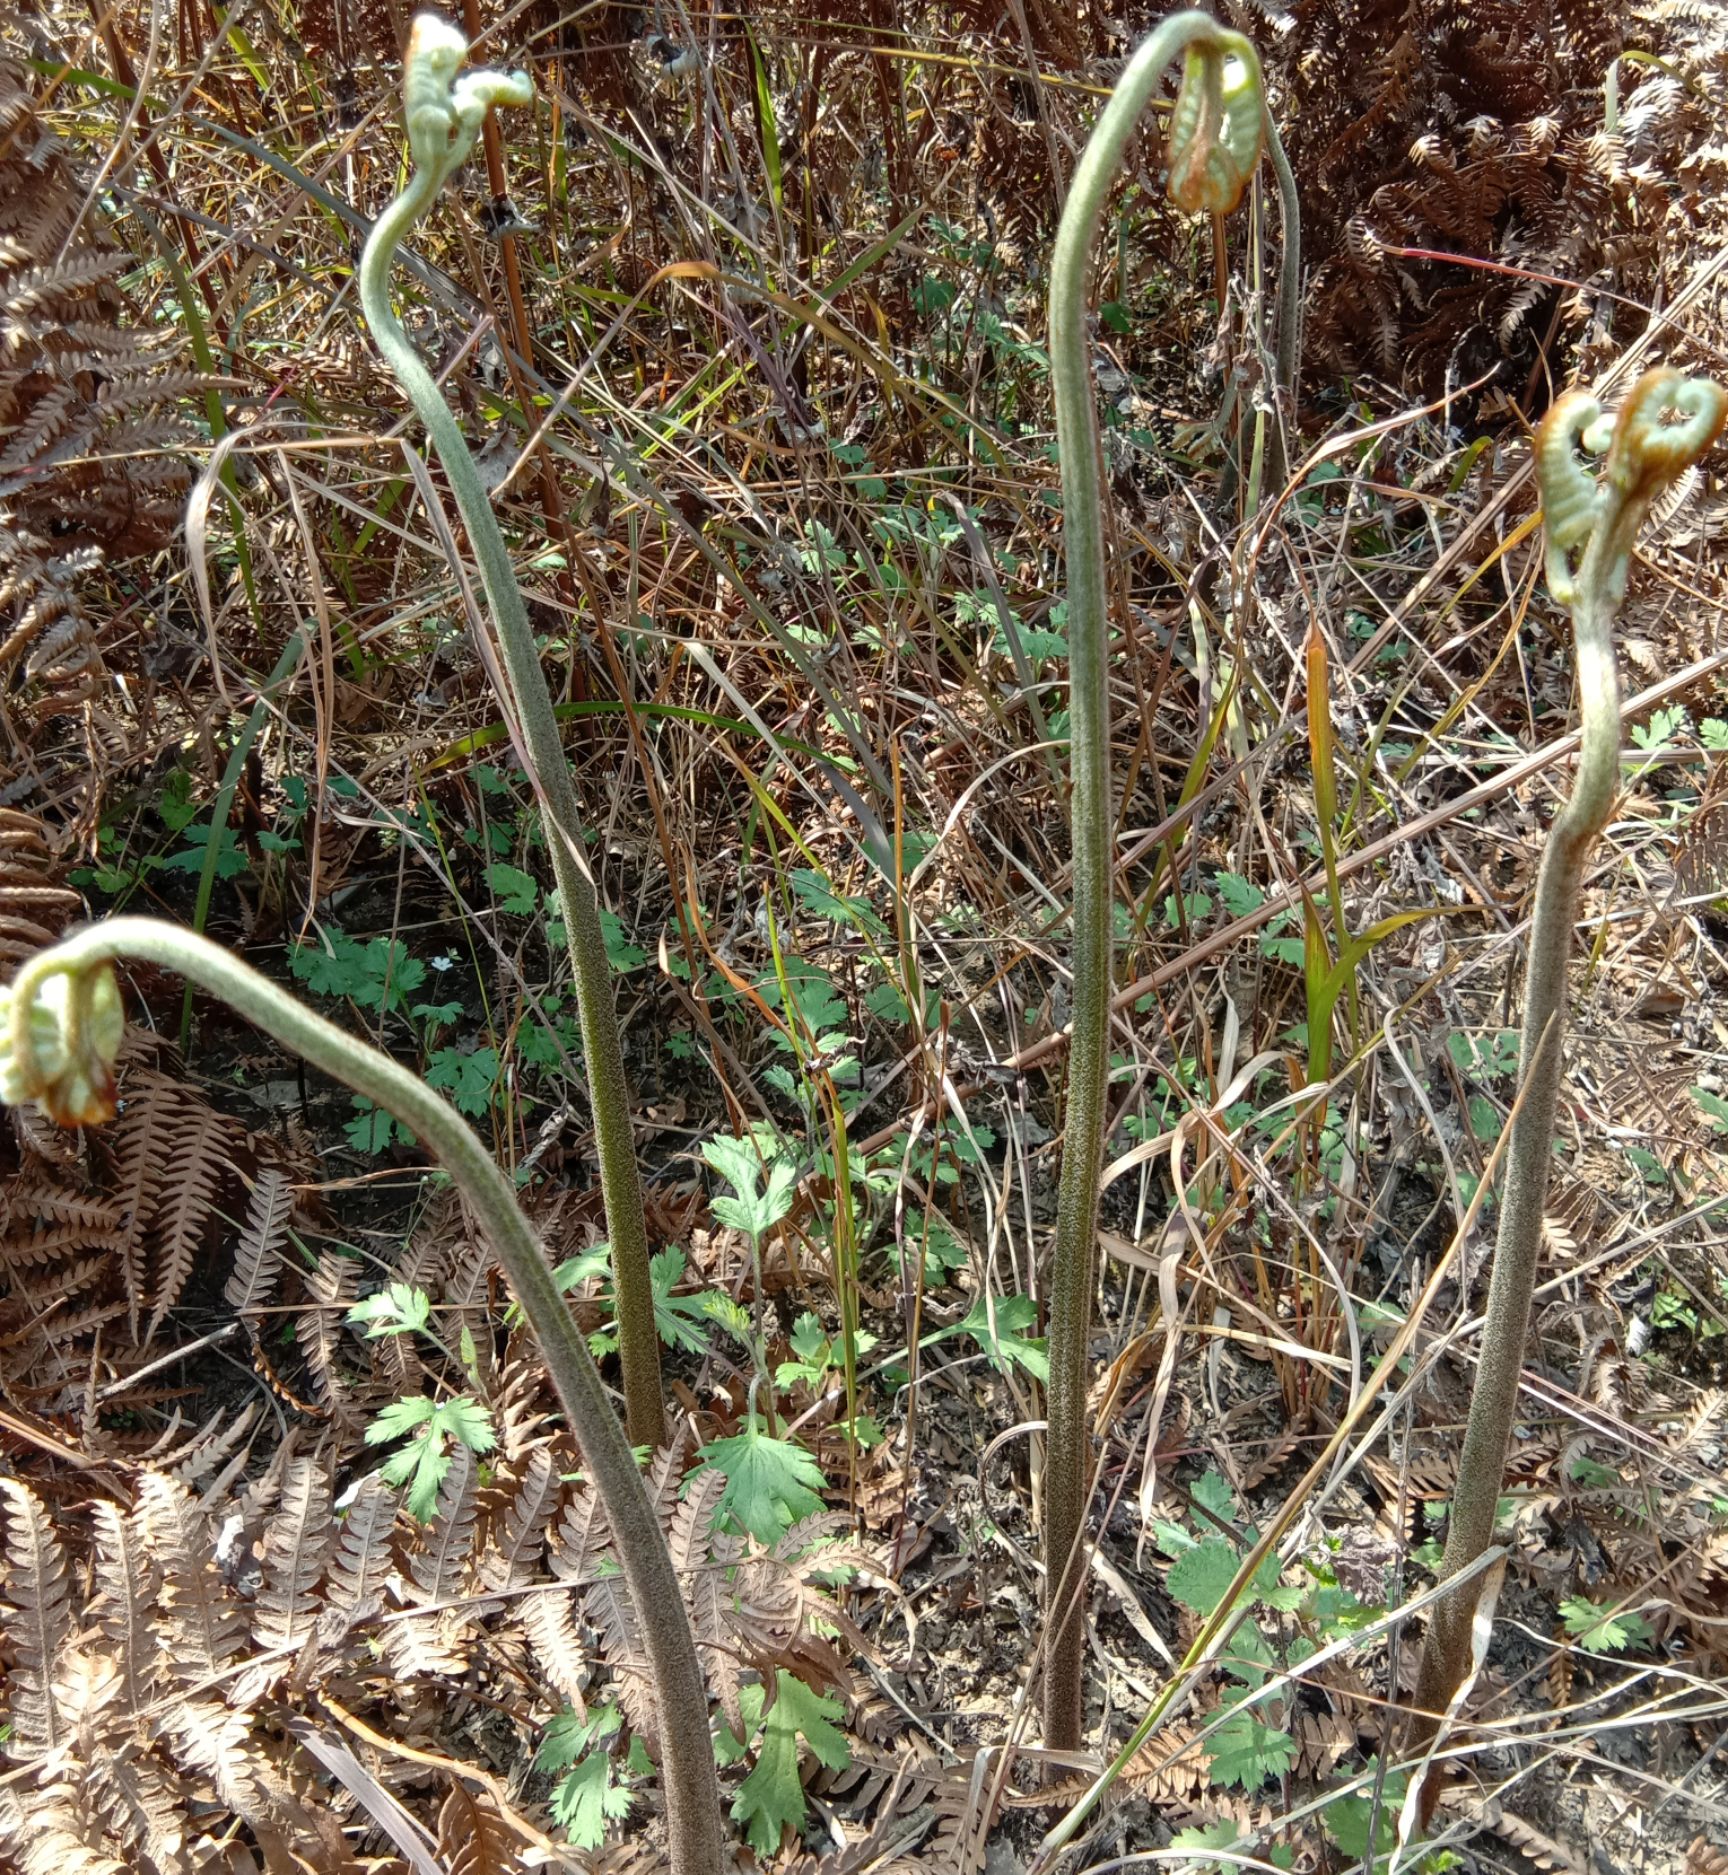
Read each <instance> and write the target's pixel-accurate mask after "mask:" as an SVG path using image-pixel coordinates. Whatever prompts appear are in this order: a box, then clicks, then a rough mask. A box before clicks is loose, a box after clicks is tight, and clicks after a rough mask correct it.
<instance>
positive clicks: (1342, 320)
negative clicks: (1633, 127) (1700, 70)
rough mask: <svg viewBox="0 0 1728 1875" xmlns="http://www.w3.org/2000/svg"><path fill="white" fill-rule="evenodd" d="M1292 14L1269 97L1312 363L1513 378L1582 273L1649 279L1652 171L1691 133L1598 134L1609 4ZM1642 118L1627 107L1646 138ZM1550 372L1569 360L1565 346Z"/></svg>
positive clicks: (1350, 5)
mask: <svg viewBox="0 0 1728 1875" xmlns="http://www.w3.org/2000/svg"><path fill="white" fill-rule="evenodd" d="M1293 11H1294V14H1295V19H1296V27H1297V30H1296V31H1295V32H1294V33H1293V34H1292V35H1291V36H1290V40H1289V50H1288V52H1287V54H1286V56H1285V58H1284V60H1283V65H1284V71H1283V78H1284V83H1285V96H1284V99H1283V100H1282V103H1281V105H1280V106H1279V107H1278V108H1279V114H1280V122H1281V123H1282V124H1283V125H1284V126H1285V130H1286V139H1287V142H1288V144H1289V146H1290V153H1291V161H1292V164H1293V166H1294V168H1295V171H1296V175H1297V179H1298V183H1299V185H1300V188H1301V192H1302V208H1303V233H1304V241H1305V245H1306V254H1307V264H1308V267H1309V269H1310V271H1311V274H1312V279H1311V283H1310V290H1309V292H1308V294H1307V297H1306V304H1307V307H1308V316H1307V326H1306V335H1305V338H1306V344H1307V346H1308V348H1309V350H1310V352H1311V353H1312V354H1313V355H1314V356H1316V357H1317V358H1318V359H1319V360H1321V361H1322V362H1324V363H1326V364H1329V365H1332V366H1335V367H1339V368H1343V369H1354V368H1360V367H1362V366H1365V365H1374V366H1378V367H1379V368H1380V369H1381V370H1383V371H1385V372H1387V373H1388V374H1390V375H1392V376H1394V377H1396V378H1397V379H1399V380H1400V381H1402V382H1405V383H1407V384H1409V385H1410V387H1411V388H1413V389H1414V388H1418V387H1421V388H1425V389H1433V388H1436V387H1438V386H1439V385H1440V384H1441V383H1442V382H1443V381H1445V380H1446V378H1447V374H1448V373H1450V374H1451V379H1452V381H1453V382H1456V381H1457V380H1458V379H1460V378H1466V377H1471V376H1474V375H1476V374H1477V373H1478V372H1480V371H1482V370H1484V369H1488V368H1491V367H1492V366H1494V365H1495V364H1496V363H1498V362H1500V361H1501V360H1503V359H1510V360H1511V361H1512V362H1513V364H1514V365H1515V367H1517V369H1518V371H1519V372H1520V373H1525V374H1527V373H1528V371H1529V369H1530V367H1531V366H1532V365H1533V364H1535V363H1536V362H1538V361H1539V360H1540V359H1541V358H1542V357H1543V356H1544V355H1545V354H1548V353H1550V352H1551V351H1552V349H1553V347H1554V346H1555V345H1556V344H1557V343H1558V341H1559V339H1560V338H1562V337H1563V336H1565V335H1566V334H1567V333H1568V332H1570V331H1574V330H1576V327H1577V324H1578V321H1579V319H1580V318H1581V317H1583V316H1585V315H1587V314H1588V313H1589V311H1590V310H1591V309H1592V308H1593V307H1594V306H1596V304H1597V303H1598V298H1597V295H1596V293H1595V291H1594V289H1595V288H1596V287H1598V286H1606V287H1611V288H1613V289H1614V290H1615V291H1617V292H1619V293H1622V294H1634V295H1636V294H1638V293H1639V292H1640V291H1641V290H1643V289H1644V288H1645V287H1647V286H1648V285H1650V284H1652V283H1653V281H1654V277H1655V275H1654V269H1655V266H1656V264H1657V259H1658V251H1659V243H1658V242H1657V240H1656V239H1655V230H1656V227H1657V225H1658V222H1659V220H1660V216H1661V214H1662V213H1663V211H1664V210H1665V209H1666V208H1667V206H1668V199H1669V196H1670V194H1671V190H1670V189H1669V188H1668V187H1667V185H1666V184H1665V183H1664V182H1662V180H1661V174H1662V170H1663V169H1664V168H1669V169H1671V167H1672V160H1673V159H1677V158H1678V156H1679V154H1680V152H1681V150H1682V149H1683V148H1684V147H1685V144H1686V135H1681V137H1680V140H1679V141H1675V142H1668V143H1667V144H1666V147H1665V150H1664V157H1663V162H1662V163H1661V164H1660V165H1656V166H1653V165H1651V164H1650V163H1649V162H1648V161H1643V162H1640V161H1634V160H1631V148H1630V146H1629V145H1628V144H1627V143H1626V142H1625V140H1624V139H1623V138H1620V137H1617V136H1609V135H1607V134H1605V133H1604V126H1603V93H1602V83H1603V80H1604V78H1605V76H1606V73H1607V70H1608V65H1609V62H1610V60H1611V59H1613V58H1614V57H1615V56H1616V55H1617V54H1618V53H1619V51H1620V48H1621V45H1622V43H1623V37H1624V33H1625V24H1626V22H1625V18H1624V14H1623V10H1622V9H1620V8H1619V7H1617V6H1615V5H1613V4H1612V3H1611V0H1567V4H1566V5H1564V6H1562V7H1559V8H1554V7H1551V6H1550V5H1549V4H1547V0H1297V4H1296V5H1295V7H1294V9H1293ZM1656 36H1657V38H1658V39H1660V38H1661V37H1662V35H1661V34H1660V33H1658V34H1657V35H1656ZM1651 49H1652V50H1657V51H1664V50H1667V49H1668V48H1667V47H1666V46H1664V45H1656V46H1653V47H1652V48H1651ZM1581 75H1583V76H1582V79H1581ZM1642 89H1643V86H1642V84H1641V83H1640V84H1639V85H1638V86H1637V87H1636V92H1641V91H1642ZM1636 92H1635V95H1636ZM1671 121H1672V120H1671ZM1653 123H1654V118H1653V117H1652V116H1650V115H1649V114H1646V116H1645V117H1643V118H1641V119H1640V129H1641V133H1642V134H1644V135H1645V136H1646V137H1648V135H1649V132H1650V130H1651V128H1652V126H1653ZM1674 128H1675V130H1676V131H1677V132H1678V130H1679V126H1678V125H1677V124H1675V126H1674ZM1686 134H1687V135H1689V133H1686ZM1399 250H1404V251H1402V252H1400V251H1399ZM1454 255H1456V256H1459V257H1460V258H1459V259H1458V260H1452V259H1450V258H1449V257H1450V256H1454ZM1468 263H1475V264H1474V265H1471V264H1468ZM1484 263H1486V264H1485V265H1484ZM1521 270H1522V271H1521ZM1556 279H1558V280H1560V281H1566V280H1577V281H1580V282H1582V283H1584V292H1583V293H1582V295H1568V294H1567V293H1566V292H1565V290H1564V288H1563V287H1559V286H1556V285H1555V284H1554V282H1555V280H1556ZM1549 370H1550V373H1551V375H1552V376H1553V378H1555V379H1556V380H1559V379H1561V378H1563V377H1565V376H1566V375H1567V373H1566V371H1565V368H1564V361H1559V360H1555V359H1552V358H1550V359H1549ZM1523 387H1524V383H1523V376H1522V375H1520V376H1518V378H1517V380H1516V383H1515V385H1514V386H1513V388H1514V389H1515V391H1516V392H1520V393H1521V392H1522V390H1523Z"/></svg>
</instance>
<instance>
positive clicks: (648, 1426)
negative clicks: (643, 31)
mask: <svg viewBox="0 0 1728 1875" xmlns="http://www.w3.org/2000/svg"><path fill="white" fill-rule="evenodd" d="M467 51H468V42H467V40H466V39H465V38H463V36H462V34H461V33H460V32H458V31H457V30H456V28H455V27H454V26H451V25H449V24H448V23H447V22H446V21H444V20H441V19H439V18H438V17H437V16H436V15H435V14H431V13H422V14H420V15H419V16H418V18H416V20H415V21H414V29H413V32H412V34H411V35H410V37H409V41H408V56H407V60H406V63H405V65H404V68H403V77H402V106H403V116H404V120H405V123H406V127H407V132H408V148H409V153H410V155H411V156H412V157H413V160H414V172H413V174H412V176H411V177H410V178H409V181H408V186H407V187H406V188H405V189H404V190H403V191H402V193H401V194H400V195H399V196H397V197H396V199H395V200H394V201H393V202H391V203H390V205H389V207H387V208H386V209H385V210H384V212H383V214H381V215H380V216H379V217H378V220H377V222H376V223H375V224H374V226H373V229H372V233H371V235H370V237H369V238H368V239H367V242H366V246H365V249H364V251H363V252H362V254H361V256H360V303H361V305H362V306H363V307H364V309H365V313H366V320H367V323H368V324H369V325H370V327H371V328H372V337H373V341H374V342H375V343H376V345H377V347H378V349H379V351H380V352H382V353H383V354H384V359H385V362H386V363H387V364H388V365H389V367H390V369H391V371H392V372H393V373H394V374H395V377H396V381H397V382H398V383H399V384H400V385H401V386H402V389H403V390H404V391H405V392H406V393H407V396H408V401H409V402H410V403H411V404H413V406H414V409H415V411H416V413H417V414H418V415H419V418H420V420H421V422H422V423H424V424H425V426H426V433H427V435H428V436H429V437H430V438H431V442H432V447H433V449H434V450H436V451H437V455H438V460H439V462H440V463H441V464H442V465H443V469H444V473H445V475H446V476H447V477H448V478H449V482H450V488H451V492H452V493H453V494H454V495H455V497H456V506H457V508H458V509H459V510H460V511H461V515H462V521H463V524H464V526H465V527H466V528H467V530H468V539H469V542H470V544H471V545H472V547H473V549H474V557H475V559H476V561H477V562H478V563H479V567H480V583H481V585H482V586H483V587H484V588H485V591H486V598H487V602H488V604H489V605H490V607H491V611H492V620H493V623H494V625H495V626H496V628H497V632H498V649H499V654H500V658H501V661H502V664H503V668H504V674H505V679H506V682H507V684H508V687H509V692H510V694H509V695H508V696H507V697H505V698H503V699H501V701H502V702H503V703H504V705H505V706H506V709H507V711H508V713H509V714H511V715H513V716H514V717H515V719H516V722H517V724H518V726H519V728H520V732H521V736H522V743H523V752H524V753H525V755H526V756H527V759H528V762H529V765H530V767H531V768H532V770H533V771H534V772H533V780H534V785H535V787H536V789H537V790H538V792H539V796H540V801H541V809H542V818H543V821H544V823H545V828H546V844H547V846H548V847H549V848H550V849H551V853H552V875H553V878H554V879H555V881H556V882H557V886H558V895H559V898H560V900H561V901H562V904H563V909H564V926H565V930H566V932H567V933H568V936H569V943H570V967H571V971H572V973H573V975H574V978H575V985H576V1009H577V1015H578V1017H579V1018H580V1021H581V1025H582V1053H583V1059H584V1061H585V1062H586V1064H587V1068H588V1093H589V1098H590V1100H591V1102H592V1104H593V1111H594V1138H595V1152H596V1156H597V1158H598V1159H599V1162H600V1192H601V1197H602V1199H603V1200H604V1202H605V1206H606V1231H607V1235H608V1237H609V1238H610V1240H611V1244H612V1274H613V1280H614V1283H615V1286H616V1293H617V1299H618V1344H619V1345H618V1352H619V1358H620V1361H621V1362H622V1365H623V1370H624V1407H625V1414H626V1417H627V1419H628V1421H629V1426H630V1436H631V1438H632V1439H634V1440H635V1441H636V1443H637V1444H638V1445H650V1446H657V1445H660V1444H662V1443H663V1442H664V1440H665V1437H666V1419H665V1407H664V1402H663V1397H662V1390H661V1383H660V1342H659V1336H658V1334H657V1332H656V1329H655V1324H654V1295H653V1290H652V1288H651V1286H650V1283H649V1274H648V1231H647V1225H646V1222H645V1220H644V1218H643V1214H642V1185H641V1179H640V1177H639V1175H638V1172H637V1167H636V1146H635V1141H634V1139H633V1137H632V1135H631V1131H630V1089H629V1083H628V1082H627V1080H626V1079H625V1075H624V1050H623V1045H622V1043H621V1042H620V1040H619V1035H618V1014H617V1010H616V1008H615V1006H614V1004H613V999H612V979H611V973H610V970H609V967H608V965H607V962H606V943H605V938H604V935H603V933H602V931H601V928H600V901H599V898H598V897H597V895H596V893H595V890H594V882H593V879H592V877H591V876H590V874H589V871H588V864H587V859H586V857H585V854H584V851H583V843H582V833H581V827H582V816H581V810H580V808H579V806H578V805H577V800H576V788H575V784H574V782H573V781H572V780H571V777H570V769H569V765H568V763H566V761H565V759H564V746H563V742H562V740H561V739H560V737H559V733H558V719H557V716H556V714H555V713H554V711H553V707H552V693H551V691H550V690H549V689H548V688H547V686H546V675H545V672H544V671H543V670H542V669H541V667H540V653H539V650H538V648H537V646H536V645H535V643H534V632H533V628H532V627H531V626H530V624H529V622H528V609H527V607H526V606H525V605H524V604H523V601H522V593H521V589H520V588H519V587H518V586H517V584H516V573H515V569H514V568H513V567H512V566H511V563H510V552H509V549H508V548H507V547H506V546H505V544H504V535H503V532H502V530H501V529H500V528H499V525H498V518H497V516H496V514H494V512H493V510H492V504H491V502H490V501H489V500H488V498H487V494H486V489H485V486H484V484H483V483H482V482H481V480H480V474H479V471H478V470H477V469H476V467H475V466H474V459H473V457H472V456H471V455H470V454H469V452H468V445H467V443H466V441H465V440H464V439H463V435H462V428H461V425H460V424H459V423H458V422H457V421H456V418H455V416H454V415H453V414H452V412H451V410H450V408H449V406H448V405H447V404H446V403H445V402H444V399H443V398H442V396H440V395H439V391H438V386H437V384H436V382H435V381H434V380H433V377H432V374H431V372H430V371H428V370H427V368H426V366H425V364H424V363H423V362H422V360H421V358H420V354H419V353H418V352H417V351H415V349H414V347H413V345H412V344H410V342H409V339H408V335H407V333H406V332H404V331H403V329H402V323H401V321H400V320H399V319H398V318H397V317H396V313H395V310H394V309H393V308H392V306H391V304H390V287H389V282H390V263H391V260H392V258H393V256H394V255H395V252H396V249H397V248H398V247H399V246H400V245H401V243H402V241H403V240H404V239H405V238H406V236H407V235H408V233H409V231H410V230H411V229H412V228H413V226H414V224H415V223H416V222H417V221H418V220H419V219H420V217H421V216H422V215H424V214H425V213H426V211H427V210H428V209H429V208H430V207H431V206H432V204H433V203H434V202H436V201H437V199H438V196H439V193H440V191H441V190H442V189H443V187H444V184H445V183H446V181H448V180H449V178H450V177H451V176H453V175H454V174H455V173H456V171H457V170H458V169H459V168H460V167H461V165H462V163H463V161H464V159H465V158H466V157H467V155H468V152H469V151H470V150H471V149H472V148H473V146H474V140H475V138H476V137H477V136H478V135H479V133H480V127H481V125H482V124H483V123H484V122H485V118H486V113H487V112H488V110H490V109H491V108H492V106H493V105H494V104H527V103H529V102H530V101H531V100H532V98H533V95H534V93H533V86H532V84H531V83H530V81H529V79H528V75H527V74H526V73H525V72H509V73H505V72H493V71H474V72H466V73H463V74H462V75H461V76H460V77H458V75H457V73H458V70H459V68H460V66H461V64H462V60H463V58H464V57H465V56H466V54H467Z"/></svg>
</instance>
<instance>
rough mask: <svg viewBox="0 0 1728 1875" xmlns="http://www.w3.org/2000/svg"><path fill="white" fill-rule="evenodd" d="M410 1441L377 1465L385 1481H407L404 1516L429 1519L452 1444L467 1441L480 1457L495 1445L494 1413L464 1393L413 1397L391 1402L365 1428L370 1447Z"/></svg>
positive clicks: (446, 1468)
mask: <svg viewBox="0 0 1728 1875" xmlns="http://www.w3.org/2000/svg"><path fill="white" fill-rule="evenodd" d="M397 1439H406V1440H407V1441H408V1443H407V1444H406V1445H405V1446H404V1447H403V1448H402V1450H401V1451H400V1452H392V1453H391V1455H390V1456H389V1457H388V1458H387V1459H385V1461H384V1463H383V1464H382V1465H380V1466H379V1467H378V1470H379V1473H380V1474H381V1476H382V1477H383V1479H384V1482H385V1483H386V1484H394V1485H404V1484H405V1485H407V1487H408V1495H407V1497H406V1498H405V1499H404V1500H403V1502H404V1503H405V1504H406V1505H407V1508H408V1515H409V1516H410V1517H412V1518H414V1519H415V1520H416V1521H417V1522H419V1523H430V1522H431V1521H432V1519H433V1517H434V1516H435V1515H436V1514H437V1510H438V1487H439V1486H440V1485H441V1484H442V1483H443V1482H444V1478H445V1475H446V1473H448V1471H449V1470H450V1447H451V1445H452V1444H453V1443H454V1444H458V1445H465V1446H467V1448H468V1450H469V1451H470V1452H472V1453H474V1455H475V1456H476V1457H482V1456H484V1455H485V1454H486V1453H487V1452H490V1451H491V1450H492V1448H493V1446H494V1445H496V1444H497V1442H498V1441H497V1435H496V1434H495V1433H494V1432H493V1430H492V1415H491V1414H490V1413H489V1412H487V1410H486V1408H485V1407H483V1406H482V1405H481V1404H480V1403H479V1401H478V1400H474V1399H470V1398H469V1396H468V1395H467V1394H465V1393H463V1394H457V1395H456V1397H455V1398H454V1399H449V1400H437V1401H433V1400H428V1399H426V1398H424V1397H423V1396H419V1395H416V1396H414V1397H412V1398H409V1399H406V1400H392V1401H391V1402H390V1404H389V1405H388V1406H386V1407H385V1408H384V1410H383V1411H382V1412H381V1413H379V1414H378V1416H377V1417H376V1418H375V1419H374V1420H373V1421H372V1423H371V1425H369V1426H368V1427H367V1428H366V1443H367V1444H368V1445H391V1444H393V1443H394V1442H395V1441H396V1440H397Z"/></svg>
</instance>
